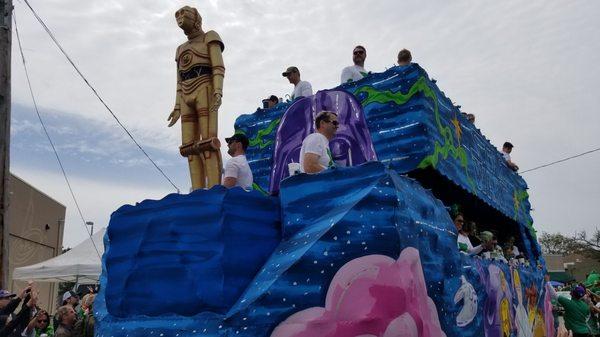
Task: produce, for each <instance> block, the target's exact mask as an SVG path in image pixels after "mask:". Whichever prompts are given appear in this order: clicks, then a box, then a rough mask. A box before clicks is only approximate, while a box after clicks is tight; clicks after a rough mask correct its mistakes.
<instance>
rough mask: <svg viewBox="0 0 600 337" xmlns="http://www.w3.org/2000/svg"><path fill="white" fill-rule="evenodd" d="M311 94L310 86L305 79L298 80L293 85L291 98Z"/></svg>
mask: <svg viewBox="0 0 600 337" xmlns="http://www.w3.org/2000/svg"><path fill="white" fill-rule="evenodd" d="M312 94H313V92H312V86H311V85H310V83H308V82H306V81H300V82H298V84H296V85H295V86H294V92H292V99H294V98H298V97H308V96H311V95H312Z"/></svg>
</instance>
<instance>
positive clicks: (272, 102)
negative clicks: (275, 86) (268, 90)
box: [263, 95, 279, 109]
mask: <svg viewBox="0 0 600 337" xmlns="http://www.w3.org/2000/svg"><path fill="white" fill-rule="evenodd" d="M277 104H279V98H277V96H275V95H271V96H269V98H265V99H263V108H264V109H271V108H272V107H274V106H276V105H277Z"/></svg>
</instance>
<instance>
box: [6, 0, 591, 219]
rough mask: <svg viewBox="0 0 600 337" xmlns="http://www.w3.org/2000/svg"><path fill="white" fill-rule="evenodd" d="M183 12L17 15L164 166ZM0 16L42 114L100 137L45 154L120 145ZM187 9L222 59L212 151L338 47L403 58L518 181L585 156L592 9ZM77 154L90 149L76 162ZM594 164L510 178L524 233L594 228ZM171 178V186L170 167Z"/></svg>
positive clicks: (50, 56) (16, 72) (117, 4)
mask: <svg viewBox="0 0 600 337" xmlns="http://www.w3.org/2000/svg"><path fill="white" fill-rule="evenodd" d="M186 4H188V3H187V2H184V1H158V0H152V1H144V2H143V3H141V2H133V1H129V2H123V1H105V0H103V1H100V0H89V1H75V0H49V1H39V2H34V3H32V5H33V6H35V7H36V9H37V10H38V12H39V14H40V15H41V16H42V17H43V18H45V20H46V22H47V24H48V25H49V26H50V27H51V28H52V29H53V31H54V32H55V34H56V36H57V38H58V39H59V40H60V41H61V42H62V43H63V46H64V47H65V49H66V50H67V51H69V52H70V54H71V55H72V56H73V58H74V59H75V61H76V63H77V65H78V66H79V67H80V68H81V69H82V71H83V72H84V73H85V74H86V75H87V76H88V78H89V80H90V82H91V83H93V84H94V85H95V86H96V87H97V88H98V89H99V91H100V93H102V95H103V97H104V98H105V99H106V101H107V102H108V104H109V106H111V107H112V108H113V109H114V111H115V112H116V113H117V115H118V116H119V118H120V119H121V120H122V121H123V123H124V124H125V125H127V126H128V127H129V128H130V130H131V131H132V133H133V134H134V135H135V136H136V137H137V138H138V139H139V140H140V142H141V143H142V144H144V145H145V146H147V147H149V148H152V149H157V150H160V151H164V152H173V153H175V154H176V152H177V147H178V145H179V142H180V135H179V132H180V129H179V126H178V125H177V126H175V127H173V128H170V129H169V128H167V127H166V124H167V122H166V118H167V116H168V115H169V113H170V111H171V109H172V107H173V103H174V97H175V64H174V53H175V48H176V47H177V45H178V44H180V43H182V42H183V41H184V40H185V36H184V35H183V34H182V32H181V31H180V29H179V28H178V27H177V25H176V24H175V20H174V16H173V13H174V12H175V10H176V9H178V8H179V7H180V6H182V5H186ZM15 6H16V13H17V15H18V19H19V24H20V27H19V28H20V29H21V35H22V38H23V42H24V47H25V48H26V49H25V52H26V57H27V59H28V65H29V67H30V71H31V77H32V81H33V86H34V90H35V91H36V93H37V98H38V103H39V104H40V107H41V108H42V111H45V110H46V109H48V108H50V109H52V110H60V111H68V112H70V113H71V114H73V115H75V116H80V117H84V119H87V120H90V121H94V123H92V122H90V123H91V124H93V125H104V126H105V127H103V128H100V130H99V132H100V133H101V134H102V135H103V137H104V138H105V139H94V141H93V142H89V141H87V143H86V137H85V136H86V135H82V136H81V139H80V140H78V141H74V142H72V143H70V144H67V145H65V144H57V145H58V146H59V148H60V149H65V150H73V151H76V152H77V153H81V154H82V155H83V154H85V155H89V156H90V158H93V157H94V156H100V157H103V158H105V157H107V156H110V155H111V154H112V153H113V151H114V150H115V149H120V148H128V146H129V148H131V144H130V143H129V140H128V139H127V138H126V136H125V135H123V132H122V131H121V130H119V129H118V127H116V126H115V122H114V120H112V117H110V116H109V115H108V114H107V112H106V111H105V110H104V108H103V107H102V106H101V105H100V104H99V102H98V101H97V100H96V99H95V98H94V97H93V96H92V95H91V94H90V92H89V89H87V88H85V87H83V86H82V84H81V81H80V79H78V78H77V76H76V75H75V74H74V72H73V70H72V69H71V68H70V66H69V65H68V64H67V63H66V62H65V60H64V58H63V57H62V56H61V55H59V54H58V52H57V50H56V48H55V47H54V46H53V45H52V44H51V43H50V42H49V39H48V37H47V36H45V33H44V32H43V31H42V30H41V28H40V27H39V25H38V23H37V22H35V21H34V19H33V18H32V16H31V14H30V13H29V12H28V11H27V10H26V9H25V6H24V5H23V4H22V3H19V2H16V3H15ZM196 6H197V7H198V9H199V10H200V12H201V14H202V16H203V24H204V28H205V29H207V30H208V29H214V30H216V31H218V32H219V34H220V35H221V37H222V38H223V41H224V42H225V46H226V47H225V53H224V59H225V62H226V68H227V73H226V79H225V95H224V98H223V100H224V103H223V106H222V108H221V110H220V116H219V120H220V130H219V136H220V137H221V138H223V137H225V136H227V135H229V134H231V133H232V132H233V122H234V120H235V118H236V117H237V116H239V115H240V114H242V113H251V112H253V111H254V110H255V109H256V107H258V106H259V105H260V100H261V98H263V97H266V96H267V95H270V94H276V95H278V96H283V95H284V94H286V93H289V92H290V91H291V89H292V87H291V85H290V84H289V83H287V81H286V80H285V79H284V78H282V77H281V75H280V74H281V71H282V70H283V69H285V68H286V67H287V66H289V65H296V66H298V67H299V68H300V70H301V73H302V77H303V78H304V79H307V80H309V81H311V82H312V84H313V88H315V89H326V88H331V87H333V86H335V85H337V83H338V81H339V71H340V69H341V68H342V67H343V66H346V65H348V64H350V63H351V55H350V53H351V50H352V47H353V46H354V45H356V44H362V45H365V46H366V47H367V52H368V56H367V62H366V66H367V68H368V69H369V70H373V71H381V70H384V69H385V68H386V67H389V66H391V65H392V63H393V62H394V61H395V56H396V54H397V52H398V50H399V49H401V48H403V47H406V48H409V49H410V50H411V51H412V52H413V55H414V58H415V61H416V62H418V63H419V64H421V65H422V66H423V67H424V68H425V69H426V70H427V71H428V73H429V74H430V76H431V77H434V78H436V79H438V85H439V86H440V88H441V89H442V90H443V91H445V92H446V94H447V95H448V96H449V97H450V98H451V99H452V100H454V101H456V102H457V103H458V104H460V105H462V106H463V109H464V110H465V111H468V112H472V113H475V114H476V115H477V125H478V127H479V128H480V129H481V130H482V131H483V133H484V134H485V135H486V136H487V137H488V138H489V139H491V141H492V142H493V143H494V144H501V143H503V142H504V141H505V140H510V141H511V142H513V144H515V151H514V155H513V158H514V159H515V161H517V162H518V164H519V165H520V166H521V167H522V168H523V169H526V168H530V167H533V166H537V165H539V164H542V163H545V162H548V161H551V160H555V159H559V158H561V157H564V156H568V155H571V154H573V153H577V152H581V151H585V150H588V149H590V148H592V147H594V146H598V144H600V138H599V137H598V136H597V134H598V132H597V128H598V125H600V114H598V106H599V105H600V96H599V95H598V94H597V92H598V91H600V86H599V85H598V82H597V78H600V67H598V66H597V65H598V64H600V39H598V38H597V32H598V31H600V21H598V20H597V19H596V15H595V13H598V12H600V3H598V2H591V1H590V2H569V3H567V2H560V1H550V2H548V1H530V2H527V3H524V2H519V1H504V2H472V1H454V2H444V1H436V2H428V3H423V2H420V1H402V2H396V1H381V2H377V3H375V4H374V3H373V2H364V1H344V2H331V1H329V2H317V1H304V2H298V1H274V0H270V1H251V2H239V1H233V0H225V1H218V2H217V1H204V2H200V3H197V4H196ZM66 8H68V9H69V10H65V9H66ZM15 41H16V39H15ZM15 47H16V43H15ZM13 55H18V51H17V50H13ZM13 61H14V62H13V102H15V103H18V104H23V105H30V103H29V102H30V98H29V93H28V91H27V87H26V84H25V81H24V75H23V71H22V66H21V65H20V63H18V62H19V59H18V58H17V57H15V58H14V59H13ZM96 123H97V124H96ZM66 124H68V123H65V127H64V128H61V127H59V124H56V127H55V128H54V129H52V132H54V133H58V134H61V133H62V135H65V136H67V135H71V132H77V129H75V130H71V129H69V127H68V126H66ZM35 130H36V128H35V123H33V122H32V121H31V122H27V121H25V122H23V123H21V124H16V125H13V136H14V137H17V136H18V135H19V134H21V133H22V132H35ZM37 132H39V130H38V131H37ZM88 135H93V133H88ZM91 144H95V145H97V146H98V148H96V149H90V145H91ZM127 144H129V145H127ZM126 153H130V152H126ZM139 158H141V157H139ZM139 158H138V157H135V158H125V157H123V156H118V155H116V156H115V158H112V159H110V161H112V162H113V163H118V164H122V165H124V167H139V166H136V165H137V164H140V165H144V164H143V158H142V159H139ZM88 159H89V158H88ZM90 160H91V159H90ZM159 160H160V158H159ZM168 161H169V160H167V162H165V164H167V163H168ZM599 163H600V156H599V155H598V154H593V155H590V156H589V157H588V158H585V159H581V160H577V161H572V162H568V163H565V164H562V166H557V167H554V168H548V169H544V170H540V171H537V172H532V173H531V174H528V175H526V176H525V178H526V179H527V180H528V182H529V185H530V188H531V190H530V194H531V199H532V202H533V204H534V207H535V208H536V211H535V213H534V219H535V220H536V222H537V228H538V229H541V230H550V231H568V230H570V229H571V228H578V229H588V230H591V229H593V228H594V226H595V225H596V224H598V222H597V214H595V212H594V207H593V205H594V204H593V203H594V202H595V203H596V204H597V201H598V194H597V192H595V191H596V190H598V188H597V187H598V186H600V178H599V177H598V175H597V173H596V172H597V171H598V170H597V168H598V165H599ZM146 165H147V164H146ZM175 165H177V166H178V167H179V170H180V171H181V174H182V175H185V174H187V168H186V167H185V163H183V164H181V163H179V162H177V163H176V164H175ZM594 170H595V171H594ZM115 179H117V178H115ZM91 187H94V186H91ZM53 188H54V187H53ZM115 189H116V190H115V191H117V190H118V187H117V186H115ZM559 192H560V193H559ZM113 193H115V192H114V191H113ZM119 193H120V192H119ZM567 195H568V197H566V196H567ZM140 198H143V196H141V195H140ZM559 210H563V211H562V212H561V211H559ZM110 211H111V209H103V210H102V212H104V213H110ZM573 214H575V215H573ZM567 228H569V229H567Z"/></svg>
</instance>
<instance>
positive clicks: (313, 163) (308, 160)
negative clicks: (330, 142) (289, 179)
mask: <svg viewBox="0 0 600 337" xmlns="http://www.w3.org/2000/svg"><path fill="white" fill-rule="evenodd" d="M302 169H303V170H304V173H319V172H321V171H323V170H325V168H324V167H323V166H321V164H319V155H318V154H314V153H305V154H304V167H303V168H302Z"/></svg>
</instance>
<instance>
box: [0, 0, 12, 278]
mask: <svg viewBox="0 0 600 337" xmlns="http://www.w3.org/2000/svg"><path fill="white" fill-rule="evenodd" d="M12 10H13V4H12V0H0V287H1V288H2V289H6V288H8V284H7V282H8V198H9V194H8V188H9V186H8V180H9V178H10V171H9V153H10V52H11V46H12V44H11V38H12Z"/></svg>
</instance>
